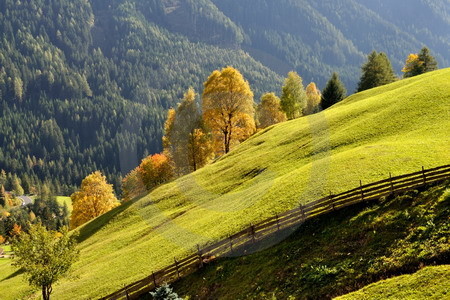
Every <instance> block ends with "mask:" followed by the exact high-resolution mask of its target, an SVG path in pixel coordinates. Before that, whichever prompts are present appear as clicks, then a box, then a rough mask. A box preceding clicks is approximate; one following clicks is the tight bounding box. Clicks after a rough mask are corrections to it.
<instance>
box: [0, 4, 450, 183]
mask: <svg viewBox="0 0 450 300" xmlns="http://www.w3.org/2000/svg"><path fill="white" fill-rule="evenodd" d="M449 16H450V2H449V0H439V1H438V0H435V1H432V0H414V1H409V0H402V1H389V0H377V1H369V0H326V1H307V0H247V1H237V0H140V1H138V0H117V1H106V0H90V1H88V0H74V1H68V0H61V1H56V0H37V1H28V0H26V1H16V0H0V28H1V30H0V39H1V43H0V101H1V111H0V147H1V148H0V169H5V170H6V171H8V172H14V173H18V174H19V175H23V174H28V175H30V176H31V177H33V176H34V177H36V178H37V177H39V178H40V179H52V180H53V181H54V182H58V181H59V182H62V183H66V184H69V185H70V184H79V183H80V180H81V179H82V178H83V177H84V176H85V175H86V174H87V173H89V172H91V171H93V170H95V169H100V170H102V171H103V172H104V173H106V174H107V175H108V177H109V179H110V180H111V181H112V182H113V183H114V184H115V185H116V186H117V185H118V183H119V179H120V173H122V172H126V171H128V170H129V169H130V168H132V167H134V166H136V165H137V164H138V162H139V160H140V159H141V158H142V157H143V156H144V155H145V154H147V153H155V152H158V151H160V150H161V135H162V129H163V122H164V119H165V114H166V110H167V109H168V108H169V107H171V106H174V105H175V104H176V102H177V101H178V99H179V98H180V97H181V96H182V93H183V92H184V91H185V90H186V89H187V88H188V87H189V86H193V87H195V88H196V89H197V91H199V92H201V88H202V82H203V81H204V80H206V78H207V76H208V75H209V74H210V72H211V71H213V70H214V69H218V68H221V67H223V66H226V65H232V66H234V67H236V68H238V69H239V70H240V71H241V72H242V73H243V74H244V76H245V77H246V78H247V79H248V80H249V81H250V84H251V86H252V88H253V90H254V92H255V98H256V99H255V100H257V101H258V99H259V96H260V95H261V93H263V92H266V91H275V92H279V91H280V87H281V78H282V76H285V74H286V72H288V71H290V70H292V69H294V70H296V71H298V72H299V74H300V75H301V76H302V77H303V79H304V83H305V84H307V83H309V82H310V81H315V82H316V83H318V84H319V87H323V86H324V83H325V81H326V80H327V79H328V78H329V76H330V74H331V72H332V71H338V72H339V73H340V75H341V77H342V78H343V80H344V82H345V83H346V84H347V87H348V89H349V91H353V90H354V87H355V86H356V82H357V80H358V77H359V67H360V65H361V63H362V62H363V61H364V57H365V55H366V54H367V53H368V52H370V51H371V50H373V49H375V50H378V51H385V52H387V54H388V55H389V57H390V58H391V59H392V62H393V65H394V67H395V68H396V71H397V72H398V73H400V69H401V66H402V63H403V61H404V59H405V58H406V56H407V55H408V54H409V53H411V52H417V51H418V50H419V49H420V47H421V46H422V45H423V44H425V45H427V46H429V47H430V49H431V51H432V53H433V54H434V55H435V56H436V58H437V60H438V61H439V63H440V66H441V67H445V66H448V65H449V63H450V57H449V55H450V54H449V52H448V49H449V48H450V17H449ZM63 192H64V191H63ZM66 192H68V191H66Z"/></svg>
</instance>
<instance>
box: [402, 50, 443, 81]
mask: <svg viewBox="0 0 450 300" xmlns="http://www.w3.org/2000/svg"><path fill="white" fill-rule="evenodd" d="M437 68H438V64H437V61H436V59H435V58H434V57H433V56H432V55H431V54H430V50H429V49H428V48H427V47H423V48H422V49H421V50H420V52H419V53H418V54H415V53H412V54H410V55H408V57H407V58H406V62H405V66H404V67H403V69H402V72H403V73H404V74H403V77H405V78H407V77H413V76H417V75H420V74H424V73H426V72H431V71H435V70H437Z"/></svg>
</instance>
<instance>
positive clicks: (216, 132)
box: [122, 67, 346, 200]
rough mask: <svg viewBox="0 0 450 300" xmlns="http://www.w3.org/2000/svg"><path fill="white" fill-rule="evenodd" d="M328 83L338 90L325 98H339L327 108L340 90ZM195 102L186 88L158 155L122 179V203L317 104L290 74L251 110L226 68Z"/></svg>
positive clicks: (246, 89) (317, 97)
mask: <svg viewBox="0 0 450 300" xmlns="http://www.w3.org/2000/svg"><path fill="white" fill-rule="evenodd" d="M330 82H332V84H329V86H330V87H329V86H327V88H328V90H331V89H335V88H337V89H341V90H342V91H341V93H334V94H333V93H329V94H332V96H333V97H336V96H335V95H336V94H339V96H338V97H339V99H337V100H336V99H334V98H333V99H330V103H331V102H337V101H340V100H342V99H343V98H344V97H345V95H346V91H345V88H344V87H343V84H342V82H340V80H339V78H338V76H337V74H334V75H333V78H332V79H331V80H330ZM326 90H327V89H326ZM326 90H325V92H326ZM326 95H328V94H326ZM197 98H198V97H197V94H196V92H195V90H194V89H193V88H189V89H188V90H187V91H186V93H185V94H184V97H183V99H182V100H181V102H180V103H179V104H178V105H177V107H176V108H172V109H170V110H169V111H168V114H167V119H166V122H165V125H164V131H165V134H164V137H163V147H164V150H163V152H162V153H159V154H154V155H150V156H148V157H146V158H144V159H143V160H142V162H141V164H140V165H139V166H138V167H137V168H135V169H134V170H132V171H131V172H130V173H129V174H128V175H127V176H126V177H125V178H124V180H123V182H122V191H123V198H124V200H130V199H132V198H134V197H136V196H138V195H140V194H142V193H144V192H146V191H148V190H151V189H153V188H154V187H156V186H158V185H160V184H161V183H164V182H166V181H168V180H170V179H172V178H174V177H176V176H181V175H185V174H188V173H190V172H193V171H196V170H197V169H199V168H201V167H203V166H205V165H206V164H207V163H208V162H209V161H211V160H212V159H214V158H215V157H219V156H222V155H224V154H227V153H228V152H229V151H230V150H231V149H232V148H233V147H234V146H236V145H237V144H239V143H241V142H243V141H244V140H246V139H247V138H249V137H250V136H251V135H253V134H254V133H255V132H256V131H257V130H258V129H263V128H266V127H268V126H271V125H273V124H276V123H279V122H283V121H286V120H291V119H295V118H298V117H301V116H304V115H308V114H312V113H315V112H318V111H320V110H321V102H322V101H323V95H322V93H321V91H320V90H319V89H318V88H317V86H316V84H315V83H313V82H312V83H310V84H309V85H308V86H307V87H306V89H305V88H304V86H303V81H302V78H301V77H300V76H299V75H298V74H297V73H295V72H290V73H288V76H287V78H286V79H285V82H284V85H283V87H282V89H281V97H280V98H279V97H278V96H277V95H276V94H275V93H273V92H271V93H265V94H263V95H262V97H261V102H260V104H259V105H256V104H255V102H254V95H253V92H252V89H251V87H250V84H249V83H248V82H247V81H246V80H245V79H244V77H243V76H242V74H241V73H240V72H239V71H238V70H236V69H235V68H232V67H226V68H224V69H222V70H216V71H214V72H212V73H211V75H210V76H209V77H208V79H207V80H206V82H205V83H204V90H203V93H202V95H201V101H198V99H197ZM327 100H328V99H327ZM199 102H200V104H199Z"/></svg>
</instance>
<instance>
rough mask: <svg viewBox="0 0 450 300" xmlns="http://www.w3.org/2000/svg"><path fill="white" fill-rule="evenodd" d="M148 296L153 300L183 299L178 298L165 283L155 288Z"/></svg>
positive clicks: (181, 299)
mask: <svg viewBox="0 0 450 300" xmlns="http://www.w3.org/2000/svg"><path fill="white" fill-rule="evenodd" d="M150 295H152V297H153V299H155V300H183V298H180V297H178V294H177V293H175V292H174V291H173V290H172V288H171V287H169V285H168V284H167V283H165V284H163V285H162V286H160V287H159V288H157V289H156V290H155V291H154V292H150Z"/></svg>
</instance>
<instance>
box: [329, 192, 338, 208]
mask: <svg viewBox="0 0 450 300" xmlns="http://www.w3.org/2000/svg"><path fill="white" fill-rule="evenodd" d="M329 199H330V200H331V209H333V211H335V210H336V209H335V208H334V203H333V193H331V191H330V196H329Z"/></svg>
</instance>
